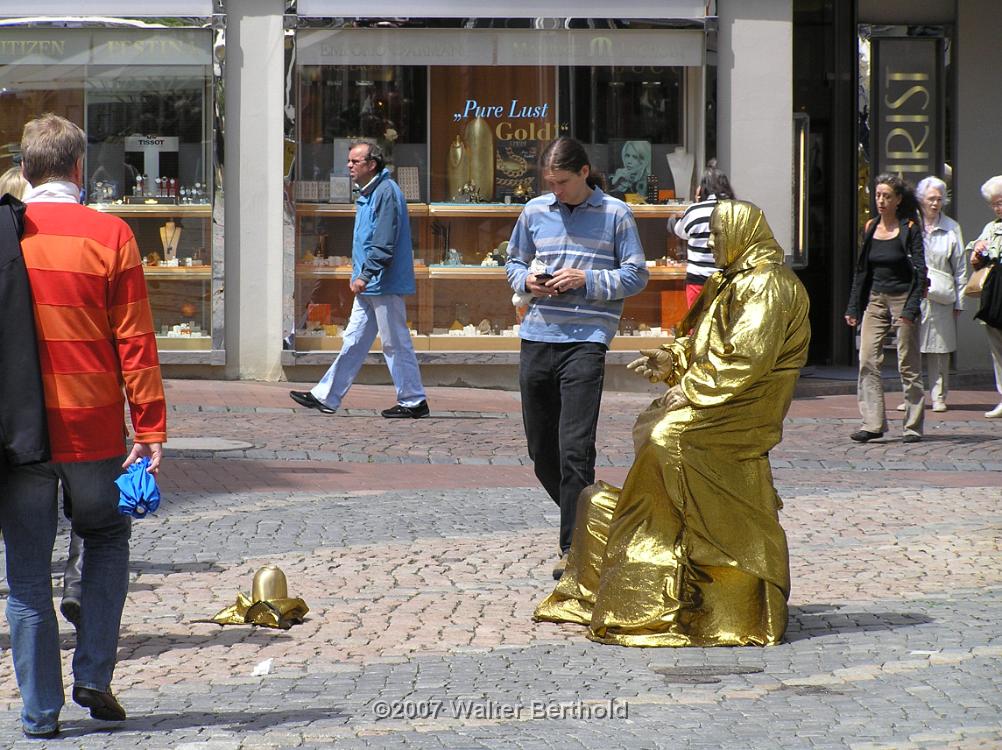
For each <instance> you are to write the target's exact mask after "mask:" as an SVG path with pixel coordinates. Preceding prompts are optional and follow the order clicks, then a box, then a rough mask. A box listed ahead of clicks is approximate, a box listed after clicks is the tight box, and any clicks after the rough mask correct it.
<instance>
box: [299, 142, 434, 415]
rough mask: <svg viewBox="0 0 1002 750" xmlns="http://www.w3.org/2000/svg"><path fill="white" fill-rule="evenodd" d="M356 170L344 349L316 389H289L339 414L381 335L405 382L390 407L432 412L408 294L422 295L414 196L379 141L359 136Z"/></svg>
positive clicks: (390, 363) (398, 382)
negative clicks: (388, 165)
mask: <svg viewBox="0 0 1002 750" xmlns="http://www.w3.org/2000/svg"><path fill="white" fill-rule="evenodd" d="M348 173H349V174H350V175H351V179H352V181H353V182H354V183H355V184H356V185H358V187H359V189H360V191H361V193H360V195H359V197H358V200H357V201H355V233H354V236H353V238H352V250H351V265H352V269H351V291H352V292H354V294H355V303H354V304H353V305H352V308H351V317H350V318H349V319H348V325H347V326H346V327H345V329H344V337H343V343H342V345H341V352H340V353H339V354H338V356H337V359H335V360H334V364H332V365H331V366H330V369H329V370H327V373H326V374H325V375H324V376H323V378H322V379H321V380H320V382H319V383H317V384H316V386H314V387H313V390H310V391H289V395H290V396H291V397H292V400H293V401H295V402H296V403H297V404H300V405H301V406H306V407H308V408H310V409H316V410H317V411H319V412H321V413H323V414H333V413H334V412H335V411H336V410H337V408H338V407H339V406H340V405H341V400H342V399H343V398H344V396H345V394H346V393H347V392H348V389H349V388H351V384H352V383H353V382H354V381H355V377H356V376H357V375H358V371H359V370H360V369H361V367H362V363H363V362H364V361H365V356H366V354H368V353H369V349H370V347H371V346H372V343H373V342H374V341H375V340H376V334H377V333H378V334H379V337H380V338H381V339H382V342H383V356H384V357H385V358H386V366H387V367H389V368H390V377H392V378H393V385H394V386H396V389H397V404H396V406H393V407H391V408H389V409H385V410H384V411H383V412H382V414H383V416H384V417H386V418H387V419H420V418H421V417H427V416H428V413H429V412H428V402H427V400H426V398H425V393H424V386H422V385H421V371H420V370H419V369H418V362H417V356H416V355H415V354H414V344H413V342H411V334H410V331H409V330H408V329H407V309H406V307H405V305H404V296H405V295H407V294H414V291H415V285H414V251H413V249H412V247H411V227H410V220H409V219H408V216H407V202H406V201H405V200H404V195H403V193H402V192H401V190H400V187H399V186H398V185H397V183H395V182H394V181H393V180H391V179H390V172H389V170H388V169H385V168H384V166H383V154H382V151H381V150H380V148H379V146H377V145H376V144H375V143H372V142H370V141H358V142H356V143H353V144H352V146H351V149H350V150H349V151H348Z"/></svg>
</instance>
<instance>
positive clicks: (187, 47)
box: [0, 28, 212, 65]
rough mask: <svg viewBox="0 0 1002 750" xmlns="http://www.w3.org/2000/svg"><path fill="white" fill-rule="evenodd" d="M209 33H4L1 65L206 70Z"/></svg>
mask: <svg viewBox="0 0 1002 750" xmlns="http://www.w3.org/2000/svg"><path fill="white" fill-rule="evenodd" d="M211 52H212V32H211V31H208V30H202V29H184V30H179V29H172V30H170V31H159V30H154V31H151V30H145V29H144V30H139V29H45V28H31V29H3V28H0V65H178V64H184V65H209V64H210V63H211Z"/></svg>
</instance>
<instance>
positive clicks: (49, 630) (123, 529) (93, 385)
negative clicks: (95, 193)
mask: <svg viewBox="0 0 1002 750" xmlns="http://www.w3.org/2000/svg"><path fill="white" fill-rule="evenodd" d="M21 148H22V151H23V157H24V161H23V170H24V176H25V177H26V178H27V180H28V182H30V183H31V184H32V185H33V187H32V189H31V190H30V191H29V192H28V194H27V195H26V196H25V199H24V200H25V203H26V204H27V210H26V213H25V227H24V234H23V235H22V238H21V251H22V254H23V255H24V260H25V265H26V267H27V269H28V277H29V281H30V284H31V291H32V296H33V298H34V311H35V327H36V332H37V338H38V350H39V360H40V364H41V371H42V385H43V389H44V392H45V407H46V417H47V421H48V430H49V439H50V443H51V449H52V460H51V461H47V462H45V463H40V464H32V465H29V466H21V467H16V468H14V469H12V470H11V472H10V474H9V476H8V480H7V486H6V490H5V492H4V495H3V496H2V497H0V527H2V528H3V532H4V534H3V536H4V543H5V544H6V547H7V581H8V584H9V586H10V596H9V598H8V600H7V620H8V622H9V623H10V633H11V652H12V655H13V659H14V670H15V672H16V675H17V683H18V687H19V688H20V690H21V697H22V700H23V701H24V708H23V710H22V712H21V718H22V723H23V730H24V733H25V734H26V735H28V736H31V737H52V736H55V734H57V733H58V731H59V725H58V718H59V712H60V710H61V709H62V707H63V703H64V696H63V683H62V673H61V669H60V656H59V632H58V625H57V622H56V615H55V611H54V609H53V607H52V581H51V577H50V566H51V560H52V547H53V543H54V541H55V534H56V521H57V508H56V504H57V500H56V495H57V485H58V483H59V482H60V481H62V482H63V484H64V486H65V487H66V489H67V491H68V492H69V494H70V495H71V496H72V497H73V519H72V523H73V531H74V532H75V533H77V534H79V535H80V536H81V537H82V538H83V540H84V555H83V572H82V583H81V585H82V593H81V612H80V621H79V624H78V626H77V646H76V650H75V651H74V654H73V700H74V701H76V702H77V703H79V704H80V705H81V706H85V707H87V708H89V709H90V714H91V716H92V717H94V718H96V719H101V720H105V721H122V720H124V719H125V710H124V709H123V708H122V706H121V705H120V704H119V703H118V701H117V700H116V699H115V697H114V696H113V695H112V693H111V679H112V674H113V672H114V669H115V655H116V651H117V648H118V634H119V628H120V626H121V619H122V609H123V607H124V605H125V598H126V594H127V590H128V582H129V575H128V562H129V535H130V532H131V521H130V518H129V517H128V516H124V515H121V514H120V513H119V512H118V488H117V487H116V485H115V483H114V482H115V479H116V477H117V476H118V475H119V474H120V473H121V472H122V469H123V468H125V467H126V466H128V465H129V464H131V463H133V462H135V461H137V460H139V459H140V458H141V457H148V458H149V459H150V467H149V471H150V472H152V473H154V474H155V473H156V472H157V470H158V468H159V466H160V460H161V455H162V452H163V451H162V444H163V443H164V441H165V440H166V429H167V419H166V404H165V401H164V391H163V383H162V381H161V378H160V363H159V360H158V358H157V349H156V339H155V337H154V333H153V316H152V313H151V311H150V305H149V299H148V298H147V294H146V282H145V279H144V277H143V269H142V265H141V261H140V256H139V249H138V248H137V246H136V241H135V238H134V237H133V235H132V231H131V230H130V229H129V227H128V225H127V224H125V222H123V221H122V220H121V219H119V218H117V217H114V216H110V215H107V214H102V213H100V212H98V211H94V210H93V209H90V208H86V207H84V206H81V205H80V204H79V195H80V185H81V184H82V182H83V156H84V151H85V148H86V139H85V136H84V133H83V131H82V130H81V129H80V128H79V127H77V126H76V125H74V124H73V123H71V122H70V121H69V120H66V119H64V118H62V117H58V116H56V115H51V114H47V115H43V116H41V117H39V118H37V119H35V120H32V121H31V122H29V123H28V124H27V125H25V128H24V134H23V136H22V140H21ZM123 386H124V397H123ZM125 398H128V401H129V411H130V414H131V418H132V426H133V429H134V432H135V438H134V444H133V446H132V450H131V452H129V453H128V454H127V453H126V443H125V438H126V428H125Z"/></svg>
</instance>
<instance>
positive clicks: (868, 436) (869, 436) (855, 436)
mask: <svg viewBox="0 0 1002 750" xmlns="http://www.w3.org/2000/svg"><path fill="white" fill-rule="evenodd" d="M883 436H884V433H882V432H870V431H869V430H859V431H857V432H854V433H852V434H851V435H850V436H849V439H850V440H855V441H856V442H857V443H865V442H867V441H868V440H876V439H877V438H882V437H883Z"/></svg>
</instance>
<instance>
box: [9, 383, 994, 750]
mask: <svg viewBox="0 0 1002 750" xmlns="http://www.w3.org/2000/svg"><path fill="white" fill-rule="evenodd" d="M288 387H289V386H288V385H285V386H284V388H283V387H279V386H277V385H274V384H249V383H211V384H210V383H199V382H196V381H191V382H188V381H172V382H171V383H170V384H169V395H170V397H171V399H172V411H171V417H170V418H171V431H172V434H174V435H178V436H188V437H209V436H211V437H219V438H227V439H234V440H245V441H247V442H251V443H253V444H254V446H255V448H254V449H253V451H257V452H256V453H255V452H251V450H248V451H244V452H233V453H228V452H209V451H189V452H188V453H187V454H186V455H185V456H184V457H177V456H173V457H172V458H171V460H170V462H169V463H168V464H167V465H166V467H165V469H164V473H163V476H162V480H161V485H162V487H163V489H164V494H165V503H164V506H163V508H162V510H161V512H160V513H159V515H158V517H157V518H155V519H145V520H143V521H140V522H137V523H136V524H135V526H134V534H133V552H132V562H131V586H130V598H129V602H128V604H127V606H126V612H125V618H124V622H123V629H122V637H121V643H120V649H119V664H118V668H117V671H116V676H115V683H114V686H113V687H114V689H115V690H116V692H117V694H118V695H119V697H120V698H121V700H122V702H123V704H124V705H125V706H126V708H127V710H128V711H129V719H128V721H126V722H125V723H124V724H121V725H113V724H102V723H100V722H96V721H93V720H91V719H90V718H89V717H87V714H86V711H85V710H84V709H82V708H80V707H78V706H75V705H74V704H72V703H71V704H69V705H68V706H67V707H66V709H65V710H64V712H63V719H62V720H63V733H62V736H61V738H60V739H58V740H53V741H49V742H40V741H29V740H26V739H23V738H22V736H21V734H20V726H19V719H18V711H19V708H20V701H19V698H18V696H17V690H16V686H15V684H14V680H13V676H12V670H11V662H10V656H9V654H8V653H7V651H8V649H9V638H8V636H7V634H6V631H5V630H4V631H0V652H2V653H0V747H47V746H48V747H59V748H73V747H79V748H134V747H136V746H141V747H144V748H181V749H182V750H251V749H258V748H260V749H265V748H328V747H336V748H459V749H465V748H524V749H535V748H539V749H541V750H542V749H544V748H545V749H549V748H557V749H561V750H562V749H563V748H680V747H681V748H841V747H849V748H859V749H870V748H923V749H926V748H991V747H1002V717H1000V706H1002V626H1000V625H999V623H1000V622H1002V554H1000V537H1002V532H1000V529H1002V523H1000V522H1002V518H1000V516H1002V512H1000V500H1002V490H1000V486H999V485H1000V483H999V481H998V476H999V475H998V473H997V469H996V468H995V464H996V463H997V462H999V461H1000V460H1002V458H1000V456H999V450H1000V448H999V442H1000V441H998V440H997V437H996V436H997V435H998V432H999V430H1000V429H1002V425H999V424H997V423H993V422H989V421H987V420H984V419H979V418H978V411H977V410H978V409H981V410H982V411H983V410H984V409H983V408H982V406H984V407H985V408H987V406H990V405H992V403H993V395H994V394H992V393H988V392H975V391H972V392H964V393H958V394H956V395H955V396H954V398H955V399H956V401H957V402H958V403H961V404H968V405H970V406H971V408H967V409H962V408H958V410H957V411H958V412H959V413H954V412H950V413H948V414H947V415H946V417H944V418H938V415H937V419H936V420H933V419H932V418H931V416H930V419H929V421H928V423H927V434H928V435H929V438H928V439H927V440H925V441H924V442H922V443H919V444H917V445H908V446H905V445H903V444H902V443H901V442H900V439H899V436H896V435H895V434H893V433H888V436H887V438H886V439H884V440H881V441H876V442H874V443H870V444H867V445H856V444H853V443H851V442H850V441H848V440H847V437H846V435H847V433H848V432H850V431H851V430H852V429H855V427H856V424H855V421H854V418H853V417H852V416H851V412H852V411H853V410H854V400H853V399H852V397H844V396H843V397H830V398H821V399H806V400H803V401H798V402H796V403H795V404H794V407H793V409H792V410H791V416H790V418H789V420H788V423H787V426H786V437H785V440H784V442H783V444H782V445H781V446H780V447H779V448H778V449H777V450H776V451H775V453H774V456H773V464H774V467H775V476H776V481H777V485H778V488H779V491H780V494H781V496H782V497H783V500H784V503H785V507H784V510H783V512H782V520H783V524H784V527H785V529H786V531H787V535H788V537H789V541H790V549H791V564H792V580H793V592H792V596H791V600H790V605H791V617H790V626H789V630H788V633H787V638H786V640H785V641H784V643H783V644H781V645H779V646H775V647H770V648H764V649H763V648H741V649H730V648H727V649H626V648H619V647H613V646H601V645H598V644H594V643H591V642H589V641H587V640H586V639H585V638H584V637H583V632H582V629H581V628H578V627H573V626H557V625H552V624H539V625H537V624H534V623H533V622H532V621H531V617H530V616H531V612H532V609H533V607H534V606H535V604H536V602H538V601H539V600H540V599H541V598H542V597H543V596H545V595H546V593H548V591H549V590H550V588H551V586H552V580H551V579H550V578H549V569H550V567H551V565H552V562H553V557H554V554H553V552H554V546H555V538H556V524H557V512H556V506H555V505H554V504H553V503H552V502H551V501H550V500H549V499H548V498H546V497H545V496H544V494H543V493H542V491H541V490H540V489H538V487H537V486H536V485H535V481H534V479H533V478H532V473H531V468H529V467H528V466H524V465H522V459H524V447H523V445H522V444H521V438H522V436H521V422H520V417H519V408H518V401H517V396H516V395H514V394H506V393H502V392H490V391H472V390H471V391H463V390H462V389H439V390H438V391H436V390H435V389H433V390H432V392H431V393H430V401H431V404H432V409H433V411H434V412H435V418H433V419H427V420H420V421H389V420H382V419H379V418H378V417H376V416H375V415H376V413H377V410H378V408H380V407H382V408H385V406H386V404H387V402H389V403H392V392H391V391H390V390H389V389H386V388H379V387H375V386H372V387H360V388H357V389H354V390H353V391H352V394H350V398H351V399H352V400H351V401H350V402H349V403H348V404H347V406H348V412H349V413H348V414H347V415H343V414H339V415H337V416H334V417H324V416H322V415H320V414H317V413H316V412H309V411H307V410H303V409H298V408H296V409H293V408H290V407H289V406H288V405H286V404H285V403H284V401H286V400H287V395H285V394H286V391H287V390H288ZM649 400H650V397H649V396H647V397H645V396H642V395H629V394H610V395H609V396H608V397H607V398H606V400H605V410H604V414H603V418H602V423H601V426H600V449H601V452H602V455H603V456H604V457H605V459H606V461H605V463H606V465H605V466H603V467H601V468H600V471H599V475H600V477H604V478H609V479H611V480H613V481H621V480H622V478H623V476H624V475H625V471H626V467H628V465H629V463H630V460H631V453H632V444H631V442H630V441H631V438H630V428H631V426H632V420H633V416H634V415H635V414H636V412H637V411H638V410H639V409H640V408H642V407H643V405H644V404H645V403H646V402H648V401H649ZM437 405H442V406H445V407H448V408H444V409H442V410H441V411H436V406H437ZM893 405H894V404H893V403H889V406H892V407H893ZM206 407H213V408H212V409H206ZM895 418H896V415H895V414H894V413H893V412H889V419H890V420H895ZM898 418H899V417H898ZM404 456H409V457H411V461H412V462H407V461H405V460H403V459H402V457H404ZM390 457H393V458H397V457H401V460H400V461H390V460H389V458H390ZM473 459H483V460H484V461H485V462H484V463H480V464H478V463H477V462H476V461H474V460H473ZM492 462H493V463H492ZM505 462H507V463H505ZM64 557H65V552H64V550H63V548H62V545H59V548H58V549H57V554H56V559H55V560H54V565H53V570H54V571H56V572H57V575H56V578H57V583H58V571H59V570H60V569H61V563H62V560H63V559H64ZM265 563H275V564H278V565H279V566H281V567H282V569H283V570H284V571H285V573H286V575H287V577H288V580H289V584H290V592H291V594H292V595H294V596H301V597H303V598H304V599H305V600H306V601H307V602H308V604H309V605H310V608H311V611H310V613H309V615H308V616H307V620H306V622H305V623H304V624H302V625H299V626H296V627H295V628H293V629H292V630H290V631H287V632H285V631H272V630H267V629H253V628H249V627H226V628H220V627H219V626H216V625H213V624H207V623H199V622H194V621H195V620H198V619H200V618H206V617H208V616H211V615H212V614H213V613H214V612H216V611H218V610H219V609H221V608H222V607H224V606H227V605H228V604H231V603H232V602H233V600H234V598H235V596H236V593H237V592H238V591H241V590H242V591H244V592H248V593H249V589H250V581H251V578H252V576H253V572H254V571H255V570H256V569H257V568H258V567H260V566H261V565H263V564H265ZM61 636H62V642H63V648H64V650H63V657H64V668H65V674H66V679H67V682H68V680H69V659H70V655H71V653H72V652H71V650H70V649H71V648H72V645H73V642H74V634H73V631H72V628H71V627H70V626H68V625H66V624H65V623H62V622H61Z"/></svg>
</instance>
